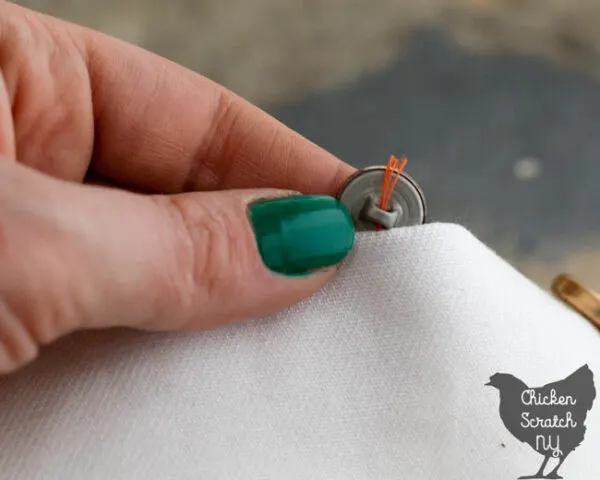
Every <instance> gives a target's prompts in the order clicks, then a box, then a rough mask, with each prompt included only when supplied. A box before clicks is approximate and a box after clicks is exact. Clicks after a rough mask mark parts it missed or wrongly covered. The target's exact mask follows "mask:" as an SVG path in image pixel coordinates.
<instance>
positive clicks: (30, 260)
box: [0, 0, 353, 373]
mask: <svg viewBox="0 0 600 480" xmlns="http://www.w3.org/2000/svg"><path fill="white" fill-rule="evenodd" d="M352 173H353V168H352V167H350V166H349V165H347V164H345V163H344V162H342V161H340V160H338V159H337V158H335V157H334V156H332V155H330V154H329V153H327V152H325V151H324V150H322V149H321V148H319V147H318V146H316V145H314V144H312V143H311V142H309V141H308V140H306V139H304V138H303V137H301V136H300V135H298V134H297V133H295V132H293V131H291V130H290V129H288V128H287V127H285V126H284V125H282V124H280V123H279V122H277V121H276V120H275V119H273V118H271V117H269V116H268V115H267V114H266V113H264V112H262V111H261V110H260V109H258V108H257V107H255V106H253V105H251V104H249V103H247V102H246V101H244V100H243V99H241V98H239V97H238V96H236V95H234V94H233V93H232V92H230V91H228V90H227V89H225V88H223V87H221V86H219V85H217V84H215V83H214V82H212V81H210V80H209V79H207V78H205V77H202V76H200V75H198V74H196V73H193V72H191V71H189V70H186V69H185V68H183V67H181V66H178V65H176V64H173V63H171V62H169V61H167V60H165V59H163V58H160V57H158V56H155V55H153V54H152V53H149V52H146V51H144V50H142V49H140V48H138V47H135V46H133V45H129V44H126V43H124V42H121V41H119V40H116V39H113V38H110V37H107V36H105V35H102V34H100V33H97V32H94V31H90V30H88V29H85V28H83V27H80V26H76V25H72V24H69V23H66V22H62V21H60V20H57V19H54V18H51V17H48V16H44V15H42V14H39V13H36V12H32V11H30V10H27V9H24V8H22V7H19V6H16V5H14V4H11V3H7V2H4V1H2V0H0V373H8V372H12V371H14V370H15V369H18V368H19V367H21V366H23V365H25V364H26V363H28V362H30V361H32V360H33V359H34V358H35V357H36V356H37V355H38V353H39V349H40V347H41V346H42V345H44V344H47V343H49V342H52V341H54V340H55V339H57V338H58V337H60V336H63V335H66V334H68V333H70V332H73V331H75V330H79V329H97V328H108V327H133V328H140V329H148V330H202V329H209V328H214V327H217V326H220V325H224V324H227V323H230V322H234V321H241V320H245V319H249V318H255V317H258V316H263V315H267V314H270V313H273V312H277V311H279V310H281V309H283V308H285V307H287V306H289V305H292V304H294V303H296V302H298V301H300V300H301V299H303V298H306V297H308V296H310V295H311V294H312V293H314V292H315V291H317V290H318V289H319V288H320V287H321V286H322V285H323V284H324V283H325V282H327V281H328V280H329V279H330V278H331V275H332V274H333V270H334V267H332V266H329V265H325V267H328V268H324V269H317V271H316V272H314V273H313V274H310V275H300V276H291V277H290V276H285V275H280V274H277V273H274V272H273V271H271V270H270V269H269V268H267V267H266V265H265V264H264V263H263V260H262V259H261V255H260V254H259V251H258V248H257V240H256V235H255V232H254V231H253V228H252V225H251V222H250V221H249V217H248V205H249V204H251V202H252V201H253V200H255V199H257V198H264V197H277V196H286V195H290V194H291V193H292V192H300V193H302V194H305V195H311V194H326V195H334V194H335V193H336V192H337V191H338V189H339V188H340V186H341V185H342V183H343V182H344V180H345V179H346V178H347V177H348V176H349V175H351V174H352ZM99 183H100V184H101V185H99Z"/></svg>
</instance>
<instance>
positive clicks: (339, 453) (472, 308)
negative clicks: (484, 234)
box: [0, 224, 600, 480]
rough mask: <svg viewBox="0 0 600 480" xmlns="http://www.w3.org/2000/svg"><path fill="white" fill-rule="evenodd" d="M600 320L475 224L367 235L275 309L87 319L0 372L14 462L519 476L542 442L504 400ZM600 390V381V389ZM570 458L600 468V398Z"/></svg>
mask: <svg viewBox="0 0 600 480" xmlns="http://www.w3.org/2000/svg"><path fill="white" fill-rule="evenodd" d="M584 364H588V365H589V366H590V368H591V369H592V371H593V372H594V373H595V374H596V375H597V377H596V380H597V381H596V384H597V388H598V385H600V381H599V380H598V379H599V378H600V336H599V335H598V332H597V331H596V330H595V329H594V328H593V327H592V326H591V325H589V324H588V323H587V322H586V321H585V320H583V319H582V318H581V317H580V316H578V315H577V314H575V313H572V312H571V311H570V310H568V309H567V308H566V307H563V306H562V304H560V303H558V302H557V301H555V300H554V299H553V298H551V297H550V296H549V295H548V294H546V293H545V292H543V291H542V290H540V289H539V288H538V287H536V286H535V285H533V284H532V283H531V282H530V281H528V280H527V279H525V278H523V277H522V276H521V275H520V274H518V273H517V272H516V271H515V270H513V269H512V268H511V267H509V266H508V265H507V264H506V263H505V262H504V261H502V260H501V259H499V258H498V257H497V256H496V255H495V254H494V253H492V252H491V251H490V250H489V249H488V248H487V247H485V246H484V245H482V244H481V243H480V242H479V241H477V240H476V239H475V238H474V237H473V236H471V234H469V233H468V232H467V231H466V230H464V229H462V228H460V227H456V226H452V225H441V224H435V225H429V226H424V227H417V228H410V229H400V230H397V231H393V232H388V233H378V234H363V235H360V236H359V238H358V241H357V246H356V247H355V249H354V251H353V253H352V254H351V256H350V257H349V258H348V260H347V261H346V262H345V264H344V265H343V267H342V268H341V270H340V273H339V275H338V277H337V278H336V280H335V281H334V282H332V283H331V284H330V285H328V286H327V287H326V288H325V289H324V290H323V291H322V292H320V293H319V294H317V295H316V296H315V297H313V298H312V299H310V300H308V301H306V302H304V303H303V304H301V305H299V306H297V307H295V308H293V309H291V310H289V311H287V312H285V313H283V314H281V315H279V316H276V317H273V318H267V319H262V320H259V321H256V322H252V323H250V324H246V325H242V326H237V327H231V328H227V329H222V330H219V331H215V332H209V333H201V334H193V335H189V334H187V335H183V334H182V335H179V334H177V335H173V334H170V335H165V334H152V335H145V334H138V333H133V332H116V331H115V332H110V333H106V332H105V333H87V334H85V335H79V336H75V337H72V338H69V339H67V340H65V341H62V342H61V343H60V344H58V345H56V346H54V347H52V348H50V349H48V350H47V351H45V352H44V354H43V355H42V357H41V358H40V360H39V361H37V362H36V363H35V364H33V365H32V366H31V367H29V368H27V369H26V370H25V371H23V372H21V373H19V374H17V375H15V376H11V377H8V378H6V379H4V380H2V381H0V425H1V426H2V429H1V432H2V434H1V435H0V478H2V479H11V480H12V479H60V480H65V479H86V480H87V479H91V480H92V479H102V480H108V479H115V480H116V479H128V480H129V479H144V480H147V479H161V480H164V479H190V480H192V479H193V480H198V479H208V480H220V479H227V480H237V479H239V480H251V479H261V480H262V479H274V480H282V479H292V480H296V479H297V480H317V479H328V480H337V479H339V480H351V479H359V480H371V479H377V480H386V479H411V480H431V479H456V480H469V479H473V480H475V479H477V480H480V479H486V480H495V479H498V480H505V479H515V478H517V477H519V476H520V475H524V474H533V473H535V472H536V471H537V469H538V467H539V466H540V464H541V461H542V457H541V456H540V455H539V454H537V453H536V452H534V451H533V450H532V449H531V448H530V447H529V446H528V445H526V444H523V443H520V442H519V441H517V440H516V439H515V438H514V437H513V436H512V435H511V434H510V433H508V431H507V430H506V428H505V427H504V425H503V424H502V421H501V419H500V416H499V413H498V405H499V395H498V391H497V390H495V389H494V388H491V387H486V386H484V383H486V382H487V381H488V380H489V377H490V376H491V375H492V374H494V373H496V372H506V373H511V374H513V375H515V376H517V377H519V378H520V379H522V380H523V381H524V382H526V383H527V384H529V385H530V386H539V385H543V384H545V383H548V382H553V381H556V380H559V379H562V378H564V377H566V376H567V375H569V374H570V373H572V372H574V371H575V370H577V369H578V368H579V367H581V366H582V365H584ZM599 390H600V389H599ZM586 425H587V427H588V428H587V434H586V439H585V441H584V442H583V443H582V445H581V446H580V447H579V448H578V449H577V450H575V451H574V452H573V453H572V454H571V455H570V456H569V458H568V459H567V461H566V462H565V464H564V465H563V467H562V468H561V472H560V473H561V474H562V475H563V476H564V478H565V479H572V480H589V479H593V478H600V462H598V461H597V454H598V452H599V450H600V401H599V400H598V399H597V400H596V404H595V406H594V408H592V410H591V411H590V413H589V414H588V418H587V422H586Z"/></svg>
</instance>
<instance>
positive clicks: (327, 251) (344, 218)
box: [249, 195, 354, 276]
mask: <svg viewBox="0 0 600 480" xmlns="http://www.w3.org/2000/svg"><path fill="white" fill-rule="evenodd" d="M249 213H250V220H251V222H252V226H253V228H254V233H255V235H256V241H257V244H258V250H259V252H260V255H261V257H262V260H263V262H264V263H265V265H266V266H267V267H268V268H269V269H270V270H272V271H274V272H276V273H279V274H283V275H289V276H297V275H302V274H305V273H307V272H311V271H314V270H318V269H322V268H326V267H330V266H332V265H336V264H338V263H339V262H341V261H342V260H343V259H344V258H345V257H346V255H348V253H349V252H350V250H351V249H352V246H353V244H354V225H353V222H352V217H351V216H350V213H349V212H348V210H347V209H346V207H344V206H343V205H342V204H341V203H340V202H339V201H338V200H336V199H334V198H332V197H327V196H321V195H303V196H294V197H285V198H278V199H274V200H261V201H257V202H254V203H252V204H251V205H250V207H249Z"/></svg>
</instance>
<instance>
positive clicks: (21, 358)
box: [0, 299, 39, 374]
mask: <svg viewBox="0 0 600 480" xmlns="http://www.w3.org/2000/svg"><path fill="white" fill-rule="evenodd" d="M38 351H39V347H38V344H37V342H36V341H35V339H34V337H33V335H32V333H31V332H30V331H29V330H28V329H27V328H26V323H25V322H23V321H22V319H20V318H19V317H18V315H16V314H15V313H14V312H13V311H12V310H11V309H10V308H9V306H8V303H7V302H5V301H2V300H1V299H0V374H7V373H11V372H13V371H15V370H17V369H18V368H20V367H22V366H23V365H25V364H27V363H29V362H31V361H32V360H33V359H34V358H35V357H36V356H37V354H38Z"/></svg>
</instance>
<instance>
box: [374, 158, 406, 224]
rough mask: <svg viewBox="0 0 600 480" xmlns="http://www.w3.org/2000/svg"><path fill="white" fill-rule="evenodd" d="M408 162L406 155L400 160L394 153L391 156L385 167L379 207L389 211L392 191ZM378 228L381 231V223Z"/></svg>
mask: <svg viewBox="0 0 600 480" xmlns="http://www.w3.org/2000/svg"><path fill="white" fill-rule="evenodd" d="M407 163H408V160H407V158H406V157H403V158H402V161H400V162H399V161H398V159H397V158H396V157H395V156H394V155H392V156H391V157H390V160H389V162H388V164H387V167H386V168H385V176H384V177H383V189H382V190H381V200H380V201H379V208H380V209H381V210H384V211H387V209H388V207H389V204H390V200H391V199H392V193H394V188H396V184H397V183H398V180H399V178H400V176H401V175H402V171H403V170H404V167H406V164H407ZM376 230H377V231H380V230H381V225H377V226H376Z"/></svg>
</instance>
